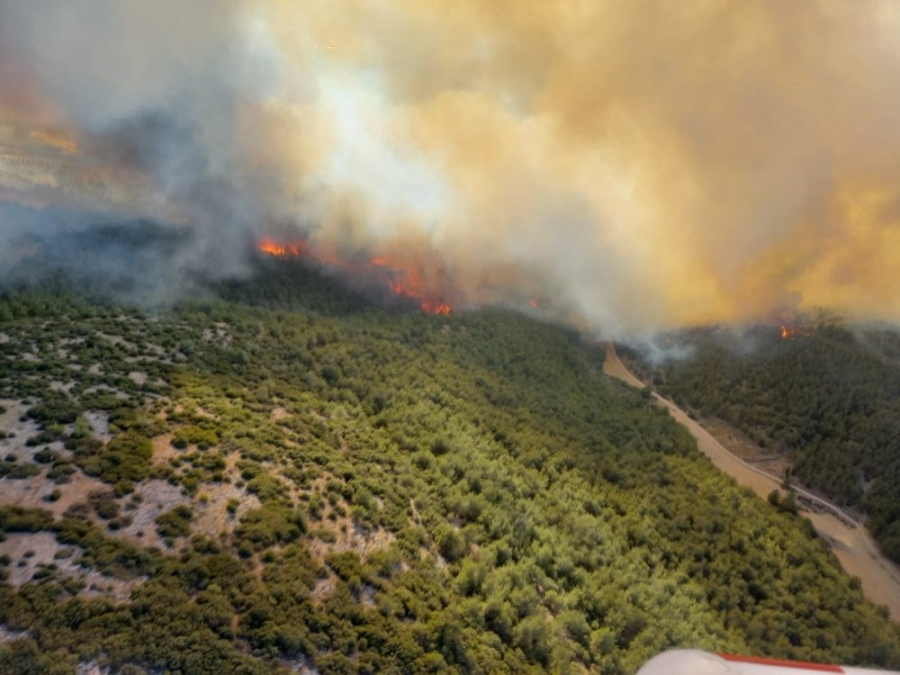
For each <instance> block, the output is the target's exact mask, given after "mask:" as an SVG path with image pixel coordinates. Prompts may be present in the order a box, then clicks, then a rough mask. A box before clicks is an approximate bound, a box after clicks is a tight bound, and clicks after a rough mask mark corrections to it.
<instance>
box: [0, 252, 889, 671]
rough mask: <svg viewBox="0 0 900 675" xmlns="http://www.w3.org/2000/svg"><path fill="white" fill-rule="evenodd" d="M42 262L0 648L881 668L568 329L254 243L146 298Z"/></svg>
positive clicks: (14, 441)
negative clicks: (124, 296) (126, 302)
mask: <svg viewBox="0 0 900 675" xmlns="http://www.w3.org/2000/svg"><path fill="white" fill-rule="evenodd" d="M64 287H65V284H62V283H60V284H48V285H46V286H45V287H43V288H42V289H40V290H20V291H17V292H9V293H7V295H6V296H5V297H4V298H3V299H2V301H0V399H2V401H0V403H2V406H3V410H2V411H0V420H3V421H4V424H5V427H4V428H3V435H4V436H5V438H3V439H0V451H2V453H3V462H2V464H0V466H2V467H3V468H2V475H3V476H4V477H3V478H0V501H2V502H4V503H6V504H7V505H6V506H3V507H0V538H3V539H5V541H3V542H0V552H2V551H22V549H28V547H33V548H32V549H31V550H25V552H24V553H21V554H18V553H8V552H7V553H3V554H2V555H0V629H2V631H0V672H3V673H7V672H10V673H13V672H14V673H21V674H26V673H53V674H57V673H60V674H62V673H74V672H75V670H76V667H77V665H78V664H79V663H89V662H95V663H98V664H101V665H105V666H108V667H109V668H111V669H112V670H113V672H121V673H127V674H130V675H135V674H137V673H149V672H154V673H156V672H170V673H182V674H185V675H187V674H203V673H211V674H212V673H215V674H219V673H226V672H227V673H244V674H248V675H249V674H253V673H277V672H291V671H294V672H298V671H299V672H304V670H303V669H304V668H309V669H313V668H314V669H315V671H316V672H319V673H323V674H339V673H376V672H378V673H418V672H433V673H441V672H444V673H504V672H507V673H513V672H515V673H518V672H533V673H540V672H553V673H576V672H600V673H633V672H635V671H636V670H637V668H638V667H639V666H640V665H641V663H643V661H645V660H646V659H647V658H649V657H650V656H652V655H653V654H655V653H657V652H659V651H661V650H664V649H666V648H670V647H675V646H684V647H687V646H690V647H699V648H707V649H712V650H726V651H729V652H738V653H748V654H758V655H770V656H776V657H783V658H795V659H802V660H813V661H816V660H820V661H826V662H842V663H856V664H869V665H876V666H888V667H894V668H900V629H898V626H897V625H896V624H894V623H892V622H890V621H888V619H887V612H886V610H885V609H884V608H876V607H875V606H873V605H872V604H870V603H869V602H867V601H866V600H864V599H863V596H862V593H861V591H860V588H859V583H858V581H856V580H853V579H850V578H849V577H847V576H846V575H845V574H844V572H843V571H842V570H841V569H840V567H839V565H838V563H837V561H836V559H835V558H834V556H833V555H832V554H831V552H830V551H829V549H828V548H827V547H826V546H825V544H824V543H823V542H821V541H820V540H819V539H818V538H817V537H816V535H815V533H814V531H813V530H812V527H811V525H810V523H809V522H808V521H806V520H804V519H802V518H798V517H797V516H795V515H791V514H789V513H785V512H784V511H783V510H779V509H777V508H774V507H773V506H771V505H770V504H768V503H766V502H764V501H762V500H760V499H758V498H756V497H755V496H753V495H752V494H751V493H750V492H749V491H747V490H742V489H739V488H738V487H736V486H735V485H734V483H733V482H732V481H731V480H730V479H728V478H726V477H724V476H723V475H721V474H719V473H718V472H717V471H716V470H715V469H714V468H713V467H712V465H711V464H710V462H709V461H708V460H706V459H705V458H704V457H702V456H701V455H700V454H699V453H698V452H697V450H696V448H695V446H694V443H693V440H692V439H691V438H690V437H689V436H688V435H687V433H686V432H685V431H684V430H683V429H682V428H681V427H679V426H678V425H677V424H675V422H674V421H673V420H671V418H670V417H669V416H668V415H667V414H666V413H665V412H663V411H661V410H659V409H657V408H656V407H655V406H653V405H651V404H650V403H649V402H648V401H647V399H646V398H645V397H642V396H641V395H640V394H639V393H637V392H633V391H631V390H628V389H626V388H624V387H622V386H620V385H617V384H616V383H614V382H612V381H610V380H608V379H607V378H606V377H605V376H603V375H602V372H601V370H602V359H603V354H602V350H601V349H600V348H598V347H597V346H596V345H591V344H588V343H585V342H583V341H582V340H580V339H579V337H578V336H577V335H575V334H573V333H571V332H567V331H566V330H563V329H561V328H559V327H555V326H551V325H546V324H541V323H538V322H535V321H533V320H530V319H527V318H525V317H522V316H519V315H516V314H511V313H507V312H502V311H492V310H484V311H479V312H473V313H468V314H463V315H459V316H451V317H434V316H427V315H423V314H421V313H420V312H417V311H404V310H402V309H394V310H387V309H383V308H378V307H375V306H372V305H371V304H370V303H368V302H366V301H365V300H364V299H363V298H362V297H360V296H357V295H355V294H353V293H351V292H348V291H346V290H344V289H342V288H341V287H340V286H338V285H337V284H335V283H334V282H333V281H331V280H329V279H327V278H325V277H323V276H321V275H320V274H319V273H317V272H316V271H314V270H309V269H306V268H304V267H303V266H301V265H299V264H294V263H291V262H286V261H277V260H271V261H264V262H260V270H259V274H258V275H257V277H256V278H255V279H254V280H252V281H248V282H243V283H230V284H224V285H222V286H219V287H217V288H215V289H213V290H211V291H210V293H209V294H207V295H206V296H204V297H202V298H196V299H194V300H192V301H189V302H184V303H182V304H181V305H179V306H178V307H177V308H175V309H171V310H167V311H165V312H155V313H152V314H147V313H143V312H139V311H137V310H133V309H127V308H122V307H117V306H115V305H114V304H110V303H109V302H107V301H103V300H92V299H87V298H85V297H83V296H75V295H72V294H70V293H69V292H67V291H65V290H62V289H63V288H64ZM831 393H833V392H831ZM863 405H864V403H863ZM845 424H846V422H845ZM23 430H24V432H23ZM25 436H27V438H25ZM772 437H773V438H775V437H776V436H775V435H774V433H773V435H772ZM26 485H27V486H29V490H24V489H20V487H21V486H26ZM85 485H86V486H88V487H87V488H85V487H83V486H85ZM32 486H33V489H31V487H32ZM82 489H83V490H85V491H86V494H85V495H84V497H83V498H80V497H77V494H76V493H73V491H75V490H82ZM29 500H31V501H29ZM13 502H17V503H20V504H22V505H20V506H13V505H12V503H13ZM29 538H31V539H29ZM33 542H39V543H41V545H42V546H44V547H46V548H47V549H48V550H49V551H50V552H49V553H47V554H46V555H47V556H48V557H47V559H46V560H43V559H41V555H44V554H43V553H42V552H41V551H43V550H44V549H41V548H38V546H37V543H33ZM13 545H15V548H13ZM4 547H6V548H4ZM23 571H26V572H27V574H24V573H23ZM23 576H25V577H27V578H22V577H23ZM117 589H118V591H119V594H118V595H116V593H115V592H114V591H116V590H117Z"/></svg>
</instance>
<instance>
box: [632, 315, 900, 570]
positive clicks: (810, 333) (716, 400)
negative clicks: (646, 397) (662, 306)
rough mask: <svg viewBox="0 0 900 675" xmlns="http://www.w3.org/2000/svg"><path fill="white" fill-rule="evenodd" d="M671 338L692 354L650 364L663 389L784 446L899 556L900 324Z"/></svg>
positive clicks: (807, 480) (803, 477) (774, 447)
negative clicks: (899, 328) (894, 328)
mask: <svg viewBox="0 0 900 675" xmlns="http://www.w3.org/2000/svg"><path fill="white" fill-rule="evenodd" d="M674 339H675V340H676V341H677V342H678V343H679V346H680V348H682V349H686V348H689V350H690V352H691V356H689V357H687V358H683V359H677V360H672V361H666V362H665V363H664V364H663V365H662V366H659V367H656V368H653V367H651V366H649V365H648V364H646V363H644V374H645V376H646V377H647V378H649V379H652V381H653V382H654V384H655V385H656V386H658V387H659V389H660V391H662V392H664V393H665V394H666V395H667V396H670V397H672V398H673V399H674V400H676V401H679V402H681V403H684V404H687V405H688V406H690V407H691V408H693V409H694V410H695V411H696V412H697V413H698V414H699V415H702V416H714V417H717V418H720V419H722V420H725V421H726V422H728V423H729V424H731V425H733V426H735V427H736V428H738V429H740V430H741V431H742V432H744V433H745V434H747V435H748V436H749V437H751V438H752V439H753V440H754V441H755V442H757V443H758V445H759V446H760V447H762V448H766V449H767V450H768V451H774V452H777V453H783V454H785V455H786V456H787V457H788V458H790V460H791V461H792V463H793V468H792V473H793V477H794V478H795V479H796V480H798V481H799V482H801V483H803V484H804V485H805V486H808V487H810V488H812V489H815V490H819V491H821V492H822V493H824V494H825V495H827V496H828V497H829V498H831V499H832V500H834V501H835V502H837V503H838V504H841V505H844V506H849V507H854V508H856V509H858V510H861V511H862V512H864V513H865V514H867V515H868V517H869V522H870V525H871V528H872V532H873V534H874V535H875V537H876V539H877V540H878V542H879V544H880V546H881V548H882V550H883V551H884V552H885V554H886V555H888V556H889V557H891V558H892V559H894V560H895V561H900V452H898V445H897V439H898V438H900V364H898V363H897V362H896V361H895V360H894V356H896V350H897V345H898V343H900V341H898V337H897V335H896V333H893V332H891V331H889V330H886V329H879V330H865V331H864V330H855V331H851V330H849V329H847V328H844V327H841V326H838V325H830V326H820V327H817V328H810V329H808V330H804V331H801V332H796V333H793V334H788V335H787V336H786V337H782V334H781V331H779V330H778V329H774V328H756V329H753V330H750V331H749V332H747V333H746V334H744V335H743V336H742V337H741V338H740V339H737V338H735V336H734V335H733V334H729V333H728V332H727V331H722V332H719V331H715V330H697V331H692V332H688V333H685V334H683V335H681V336H678V337H676V338H674ZM632 356H634V354H632Z"/></svg>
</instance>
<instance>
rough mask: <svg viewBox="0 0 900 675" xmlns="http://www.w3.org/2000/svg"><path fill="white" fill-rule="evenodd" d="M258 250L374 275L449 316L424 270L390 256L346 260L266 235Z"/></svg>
mask: <svg viewBox="0 0 900 675" xmlns="http://www.w3.org/2000/svg"><path fill="white" fill-rule="evenodd" d="M256 248H257V250H259V251H260V252H261V253H265V254H266V255H270V256H274V257H276V258H306V259H309V260H312V261H314V262H316V263H318V264H320V265H326V266H328V267H332V268H337V269H340V270H343V271H344V272H347V273H350V274H352V275H354V276H366V277H374V278H375V279H377V280H379V281H382V282H384V284H385V285H386V286H387V288H389V289H390V290H391V292H392V293H394V295H396V296H397V297H400V298H408V299H410V300H414V301H416V302H418V303H419V307H421V309H422V311H423V312H425V313H426V314H436V315H438V316H450V314H451V313H452V311H453V310H452V308H451V307H450V305H449V304H447V303H446V302H444V301H443V300H441V299H437V298H434V297H431V296H430V294H429V293H428V291H427V290H426V288H427V284H426V283H425V280H424V279H423V277H422V274H421V273H420V272H419V271H417V270H414V269H406V268H404V267H403V266H402V265H400V264H398V263H396V262H394V261H392V260H391V259H390V258H389V257H387V256H378V257H375V258H372V259H371V260H369V261H368V262H367V263H360V262H358V261H355V260H347V259H345V258H341V257H339V256H337V255H334V254H323V253H320V252H317V251H314V250H312V249H311V247H310V245H309V242H307V241H305V240H300V241H296V242H292V243H283V242H279V241H276V240H275V239H272V238H271V237H268V236H267V237H263V238H262V239H260V240H259V241H258V242H257V244H256Z"/></svg>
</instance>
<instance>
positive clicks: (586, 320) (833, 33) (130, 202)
mask: <svg viewBox="0 0 900 675" xmlns="http://www.w3.org/2000/svg"><path fill="white" fill-rule="evenodd" d="M898 38H900V9H898V7H897V4H896V3H895V2H893V0H858V1H857V2H854V3H833V2H827V1H825V0H821V1H816V0H810V1H809V2H803V3H790V2H783V1H782V0H771V1H766V0H757V1H755V2H743V3H734V2H728V1H726V0H704V1H702V2H693V3H689V4H685V3H659V2H650V1H649V0H648V1H640V0H636V1H634V2H628V3H623V2H619V1H617V0H608V1H605V2H604V1H600V0H598V1H596V2H579V1H576V0H544V1H543V2H539V3H521V2H512V1H497V2H482V1H476V0H457V1H455V2H451V3H447V2H438V1H437V0H375V1H373V2H367V3H359V2H355V1H351V0H328V2H325V1H324V0H307V1H305V2H297V1H296V0H268V1H264V2H255V3H249V2H247V3H245V2H240V1H239V0H230V1H223V0H198V1H197V2H190V3H183V2H173V1H166V2H153V3H148V2H143V0H81V1H80V2H78V3H56V2H50V1H49V0H35V2H29V3H24V2H15V1H14V0H0V64H2V65H0V75H2V77H3V81H4V88H3V91H2V92H0V105H2V106H3V107H4V108H5V109H6V113H5V114H6V115H7V116H8V118H9V119H10V120H15V124H18V125H22V124H26V123H27V124H30V125H31V126H34V127H40V128H41V129H44V130H55V132H56V133H61V132H60V130H62V131H64V132H65V135H66V136H67V137H69V138H71V139H72V140H74V141H75V142H77V144H78V146H79V152H78V153H77V154H78V155H79V157H80V158H81V159H80V160H79V161H82V162H89V161H90V162H94V163H95V164H97V165H98V166H99V167H101V168H100V169H98V171H109V172H112V174H113V175H114V178H110V179H109V180H106V181H105V182H104V183H103V184H104V188H103V189H102V190H93V191H92V190H89V189H76V190H66V191H62V190H56V191H52V190H51V191H49V192H48V191H47V189H46V186H42V188H41V190H42V191H38V194H37V196H35V194H33V193H34V190H30V189H28V190H25V189H22V188H21V186H13V187H11V188H9V190H7V192H11V193H14V198H16V199H17V200H19V201H21V202H22V203H28V204H32V205H34V204H37V205H39V206H43V207H44V208H45V209H48V208H51V209H52V208H64V209H68V210H71V209H73V208H77V209H83V208H87V207H89V208H91V209H93V210H96V211H98V212H104V213H116V214H120V215H129V216H131V217H132V219H134V218H145V219H146V218H150V219H155V220H157V221H159V222H164V223H171V224H173V225H174V226H176V227H180V228H183V229H184V230H185V231H188V232H190V236H189V237H188V239H187V241H188V244H186V245H185V246H183V247H180V248H179V249H178V262H177V267H178V268H179V269H183V270H185V271H188V270H192V271H195V272H196V271H197V270H200V269H207V270H210V271H215V272H216V273H222V274H238V273H241V271H242V264H241V261H242V260H243V256H244V252H245V248H246V246H247V242H248V241H252V239H253V238H254V237H256V236H258V235H261V234H264V233H267V232H274V231H278V232H280V233H285V232H291V231H293V230H296V231H297V232H298V236H299V233H303V235H304V236H309V237H311V238H312V239H313V240H314V241H318V242H320V243H321V244H322V245H327V246H331V247H334V248H337V249H338V250H341V251H343V252H345V253H347V254H354V253H358V252H363V251H364V252H367V253H371V254H372V255H378V254H383V253H386V252H388V253H391V254H393V257H394V259H397V258H398V257H399V258H406V259H408V260H410V264H418V265H419V266H421V267H422V268H423V270H422V271H423V273H424V274H427V275H432V276H433V277H434V279H437V280H439V281H440V283H448V284H452V285H453V287H454V290H455V292H457V293H459V294H460V295H461V296H462V297H465V298H466V299H467V301H468V302H469V303H470V304H473V305H474V304H479V303H487V302H507V303H510V304H513V305H519V304H521V303H527V301H528V299H529V298H536V299H538V300H539V303H540V311H542V312H547V313H549V314H551V315H553V316H556V317H557V318H564V319H566V320H568V321H571V322H573V323H576V324H577V325H578V326H580V327H582V328H585V329H588V330H593V331H602V332H604V333H606V334H612V335H614V334H621V333H623V332H632V331H641V330H648V329H655V328H662V327H677V326H685V325H694V324H699V323H704V322H740V321H746V320H752V319H760V318H767V317H769V316H772V315H773V314H775V313H777V312H783V311H784V310H785V309H786V308H789V309H790V308H793V309H797V310H799V311H802V310H808V309H810V308H814V307H829V308H832V309H833V310H835V311H836V312H838V313H840V314H842V315H845V316H848V317H856V318H864V319H888V320H896V319H898V318H900V295H898V294H897V292H896V283H895V281H894V274H895V270H897V269H900V182H898V179H900V131H898V130H897V124H896V119H897V117H898V115H897V114H898V112H900V105H898V104H900V52H898V51H897V49H896V48H895V44H896V40H897V39H898ZM6 83H9V84H8V85H7V84H6ZM23 120H27V122H25V121H23ZM2 178H3V176H2V175H0V187H3V185H4V184H3V183H2ZM6 180H7V183H10V182H11V181H13V179H12V178H9V177H7V179H6ZM63 193H64V194H63ZM4 194H7V193H6V192H4ZM85 205H87V207H86V206H85ZM0 227H11V226H8V225H6V224H5V222H4V223H0ZM420 261H425V262H424V263H422V262H420Z"/></svg>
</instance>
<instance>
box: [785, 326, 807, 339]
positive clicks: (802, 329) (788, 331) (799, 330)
mask: <svg viewBox="0 0 900 675" xmlns="http://www.w3.org/2000/svg"><path fill="white" fill-rule="evenodd" d="M798 335H804V336H806V337H809V336H810V335H812V331H811V330H810V329H809V328H807V327H806V326H797V327H796V328H794V327H791V326H785V325H783V324H782V326H781V338H782V339H783V340H786V339H787V338H789V337H796V336H798Z"/></svg>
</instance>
